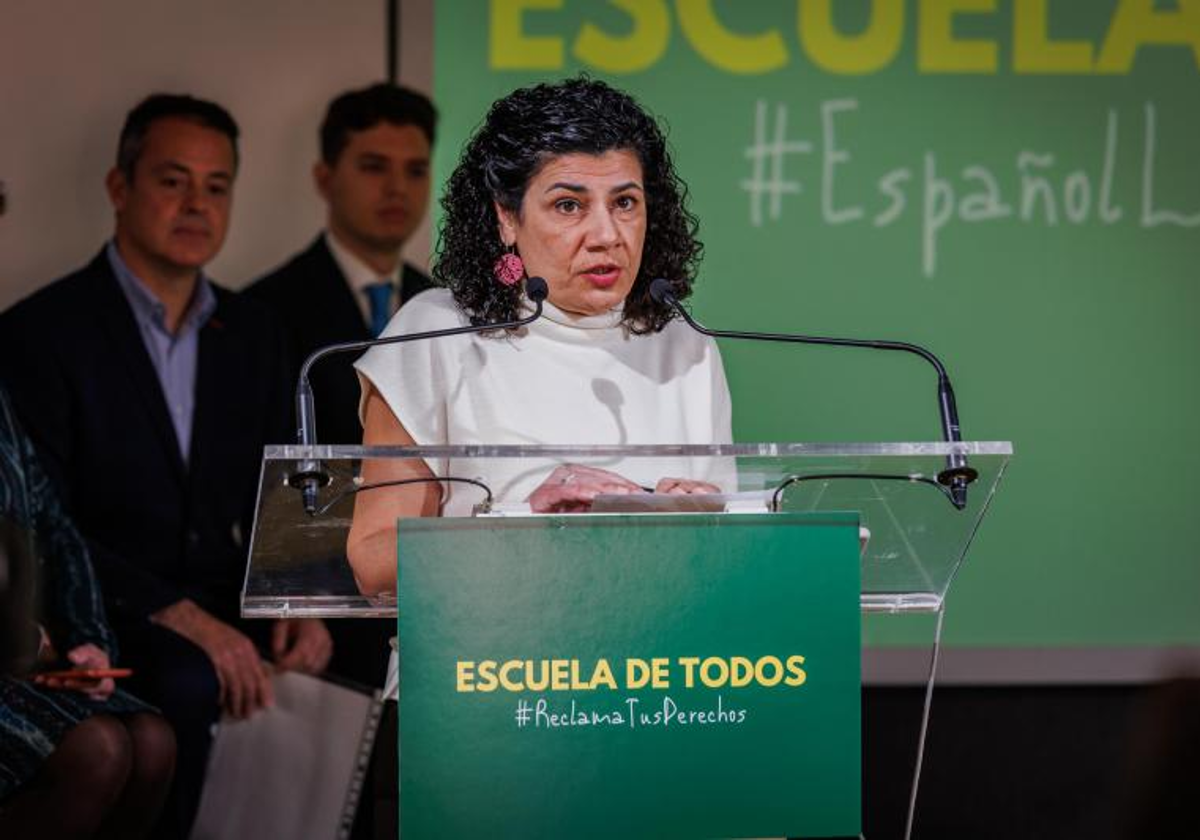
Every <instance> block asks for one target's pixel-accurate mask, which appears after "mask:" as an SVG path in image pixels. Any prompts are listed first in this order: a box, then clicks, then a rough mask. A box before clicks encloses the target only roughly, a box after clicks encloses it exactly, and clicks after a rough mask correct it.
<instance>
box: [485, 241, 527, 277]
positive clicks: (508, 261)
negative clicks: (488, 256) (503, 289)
mask: <svg viewBox="0 0 1200 840" xmlns="http://www.w3.org/2000/svg"><path fill="white" fill-rule="evenodd" d="M492 273H493V274H494V275H496V280H498V281H499V282H500V283H501V284H502V285H505V286H512V285H514V284H516V283H519V282H521V278H522V277H524V276H525V263H524V262H523V261H522V260H521V258H520V257H519V256H517V253H516V246H515V245H509V246H508V250H507V251H506V252H504V253H503V254H501V255H500V259H498V260H496V264H495V265H494V266H492Z"/></svg>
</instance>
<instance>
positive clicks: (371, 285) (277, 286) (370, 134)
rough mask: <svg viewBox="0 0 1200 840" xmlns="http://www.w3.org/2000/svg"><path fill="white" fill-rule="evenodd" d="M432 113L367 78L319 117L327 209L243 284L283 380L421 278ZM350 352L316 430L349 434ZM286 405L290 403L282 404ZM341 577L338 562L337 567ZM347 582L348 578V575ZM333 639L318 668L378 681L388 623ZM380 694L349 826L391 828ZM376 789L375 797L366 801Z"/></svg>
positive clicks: (358, 625) (371, 320)
mask: <svg viewBox="0 0 1200 840" xmlns="http://www.w3.org/2000/svg"><path fill="white" fill-rule="evenodd" d="M436 121H437V112H436V111H435V110H434V107H433V104H432V103H431V102H430V101H429V100H428V99H427V98H426V97H424V96H422V95H421V94H419V93H417V92H415V91H412V90H408V89H406V88H401V87H397V86H395V85H390V84H377V85H372V86H371V87H368V88H365V89H363V90H354V91H349V92H347V93H344V94H342V95H341V96H339V97H337V98H336V99H334V100H333V102H331V103H330V105H329V109H328V111H327V113H326V115H325V120H324V122H323V123H322V125H321V134H320V140H321V159H320V160H319V161H317V163H316V164H315V166H314V167H313V177H314V180H315V181H316V186H317V190H318V192H319V193H320V194H321V197H322V198H323V199H324V200H325V205H326V209H327V214H326V228H325V230H324V231H323V232H322V233H321V234H319V235H318V236H317V238H316V241H314V242H313V243H312V244H311V245H310V246H309V247H308V248H307V249H306V250H304V251H302V252H301V253H299V254H297V255H296V256H294V257H292V259H291V260H289V261H288V262H287V263H285V264H284V265H283V266H281V267H280V268H278V269H276V270H275V271H273V272H272V273H271V274H268V275H267V276H266V277H263V278H262V279H261V280H259V281H257V282H256V283H254V284H253V285H252V286H250V287H249V288H248V289H247V290H246V294H247V295H249V296H251V297H256V298H258V299H259V300H261V301H263V302H264V303H266V304H267V305H268V306H270V307H271V308H272V309H273V310H274V311H275V313H276V314H277V315H278V316H279V317H280V320H282V321H283V323H284V327H285V330H286V332H287V335H288V339H289V342H290V344H291V350H292V355H293V368H292V373H291V382H292V383H293V384H294V383H295V380H296V376H297V374H298V371H299V366H300V363H301V362H302V361H303V360H304V358H305V357H306V356H307V355H308V354H309V353H311V352H312V351H313V350H316V349H317V348H319V347H324V346H326V345H329V344H336V343H338V342H342V341H357V340H362V339H367V338H374V337H376V336H377V335H379V333H380V332H382V331H383V328H384V327H385V326H386V325H387V322H388V321H389V320H390V319H391V317H392V315H393V314H395V312H396V310H397V309H398V308H399V307H400V305H401V304H402V303H404V302H405V301H408V300H410V299H411V298H412V297H413V296H414V295H416V294H417V293H418V292H422V291H424V290H425V289H427V288H429V287H430V286H431V285H432V283H431V281H430V279H429V277H427V276H426V275H425V274H423V273H422V272H420V271H418V270H417V269H416V268H415V267H413V266H412V265H410V264H408V263H406V262H403V261H402V260H401V256H400V252H401V249H402V248H403V247H404V244H405V243H406V242H407V241H408V239H409V237H410V236H412V233H413V231H414V230H416V228H417V226H418V225H419V224H420V223H421V220H422V219H423V218H424V216H425V211H426V209H427V207H428V204H429V158H430V148H431V147H432V145H433V136H434V127H435V124H436ZM352 361H353V358H352V357H350V356H342V357H334V358H332V359H326V360H324V361H322V362H320V363H319V364H317V365H316V366H315V367H314V368H313V370H312V374H311V381H312V385H313V392H314V394H315V395H316V409H317V440H318V441H320V442H321V443H335V444H336V443H341V444H359V443H361V442H362V427H361V426H360V425H359V422H358V397H359V387H358V378H357V376H356V375H355V373H354V368H353V367H352V366H351V362H352ZM288 410H289V411H290V410H291V406H290V403H289V406H288ZM346 569H347V575H349V566H348V565H347V566H346ZM350 585H351V586H353V581H352V580H351V581H350ZM329 631H330V633H331V634H332V636H333V640H334V654H333V660H332V661H331V662H330V665H329V670H330V671H331V672H332V673H335V674H339V675H340V676H343V677H348V678H350V679H352V680H355V681H357V682H360V683H362V684H364V685H368V686H373V687H375V688H381V687H382V685H383V677H384V670H383V668H382V663H383V662H384V660H385V658H386V652H387V650H388V647H387V645H388V639H389V638H390V637H391V636H392V634H393V633H394V632H395V622H393V621H390V620H388V619H340V620H337V621H331V622H329ZM394 706H395V704H394V703H389V704H388V707H389V708H388V709H386V710H385V713H384V718H383V724H382V725H381V728H380V731H379V735H378V736H377V738H376V754H375V757H374V761H373V769H372V771H371V773H370V775H369V776H368V779H367V785H368V788H369V789H373V790H374V791H375V793H374V794H372V793H371V791H370V790H368V792H367V793H366V794H365V795H364V797H363V799H362V800H361V802H360V805H359V816H358V819H357V821H356V823H355V827H354V834H353V835H352V836H354V837H359V836H362V835H363V834H364V833H365V832H366V831H369V830H371V828H373V829H374V836H380V837H382V836H388V837H395V836H396V834H397V827H396V814H397V806H396V802H395V799H396V795H397V779H396V717H395V708H394ZM377 799H378V802H377V801H376V800H377Z"/></svg>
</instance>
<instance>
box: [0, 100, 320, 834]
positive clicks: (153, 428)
mask: <svg viewBox="0 0 1200 840" xmlns="http://www.w3.org/2000/svg"><path fill="white" fill-rule="evenodd" d="M237 134H238V131H237V126H236V124H235V123H234V121H233V119H232V118H231V117H230V116H229V114H228V113H227V112H226V111H225V110H224V109H223V108H221V107H220V106H218V105H215V104H213V103H211V102H205V101H203V100H197V99H193V98H191V97H188V96H174V95H165V94H157V95H154V96H151V97H149V98H148V99H146V100H145V101H143V102H142V103H141V104H140V105H138V106H137V107H136V108H134V109H133V110H132V111H131V112H130V113H129V115H128V117H127V119H126V122H125V126H124V128H123V129H122V132H121V138H120V143H119V147H118V156H117V163H116V166H115V167H114V168H113V169H112V171H111V172H109V174H108V178H107V181H106V184H107V188H108V194H109V198H110V200H111V203H112V206H113V210H114V215H115V219H116V225H115V233H114V235H113V238H112V239H111V240H110V241H109V242H108V243H107V244H106V245H105V246H104V247H103V248H102V249H101V251H100V253H99V254H98V255H97V256H96V257H95V258H94V259H93V260H92V261H91V262H90V263H89V264H88V265H87V266H85V267H84V268H82V269H80V270H79V271H76V272H75V273H73V274H71V275H69V276H67V277H65V278H63V279H61V280H58V281H56V282H54V283H51V284H50V285H49V286H46V287H45V288H43V289H41V290H40V291H38V292H36V293H35V294H33V295H32V296H30V297H29V298H27V299H25V300H24V301H22V302H20V303H18V304H16V305H15V306H13V307H12V308H11V309H10V310H8V311H7V312H6V313H4V314H3V315H2V316H0V373H2V374H3V376H4V378H5V379H6V381H7V382H8V384H9V386H10V389H11V392H12V396H13V398H14V401H15V402H16V404H17V407H18V411H19V413H20V414H21V415H22V418H23V420H24V422H25V425H26V428H27V429H28V430H29V432H30V434H31V436H32V437H34V439H35V442H36V443H37V444H38V447H39V449H40V453H41V455H42V456H43V459H44V461H45V463H46V466H47V468H48V471H49V472H50V473H51V474H52V477H53V478H54V479H55V481H56V483H57V484H58V486H59V488H60V490H61V491H62V494H63V497H64V498H65V500H66V501H67V504H68V507H69V508H70V512H71V514H72V516H73V517H74V519H75V522H76V523H77V524H78V526H79V529H80V531H81V532H83V534H84V536H85V537H86V538H87V540H88V543H89V547H90V550H91V552H92V558H93V562H94V563H95V565H96V569H97V572H98V574H99V578H100V582H101V585H102V587H103V590H104V593H105V596H106V599H107V606H108V612H109V615H110V617H111V619H112V623H113V625H114V628H115V629H116V631H117V636H118V641H119V644H120V648H121V659H122V663H123V664H125V665H128V666H131V667H132V668H133V669H134V671H135V676H134V681H135V682H136V685H135V688H136V690H137V692H138V693H139V694H140V695H141V696H142V697H144V698H145V699H146V700H148V701H150V702H152V703H154V704H155V705H157V706H158V707H159V708H160V709H162V711H163V713H164V715H165V716H166V717H167V719H168V720H169V721H170V722H171V723H172V725H173V726H174V728H175V731H176V736H177V740H178V744H179V752H178V767H177V773H176V781H175V785H174V787H173V790H172V794H171V798H170V800H169V801H168V805H167V809H166V811H165V812H164V824H163V825H162V830H161V831H160V835H161V836H171V837H181V838H182V837H186V836H187V834H188V831H189V828H190V824H191V821H192V819H193V817H194V815H195V810H196V806H197V804H198V801H199V795H200V790H201V787H202V785H203V779H204V769H205V764H206V761H207V756H208V750H209V746H210V738H211V727H212V724H213V723H214V722H215V721H216V720H217V718H218V716H219V714H220V712H221V711H222V710H224V711H225V712H227V713H229V714H232V715H234V716H238V717H244V716H247V715H250V714H252V713H253V712H254V711H255V710H257V709H260V708H262V707H263V706H266V705H269V704H270V703H271V701H272V695H271V684H270V680H269V676H268V671H267V667H266V665H265V663H264V662H263V660H262V658H261V657H260V654H259V649H260V648H262V649H265V650H269V651H271V654H272V655H273V657H274V659H275V664H276V666H278V667H282V668H292V669H296V670H301V671H306V672H310V673H316V672H320V671H321V670H322V669H323V668H324V667H325V664H326V662H327V661H328V659H329V657H330V655H331V642H330V638H329V634H328V633H327V631H326V630H325V628H324V625H323V624H322V623H321V622H319V621H313V620H304V621H295V620H292V621H279V622H275V623H274V624H273V625H271V624H266V623H262V624H256V623H252V622H243V621H242V620H241V619H240V618H239V617H238V613H239V606H238V605H239V593H240V589H241V581H242V575H243V571H244V566H245V558H246V545H245V543H246V540H247V539H248V537H249V534H250V523H251V519H252V517H253V511H254V504H255V498H256V489H257V484H258V472H259V465H260V463H261V459H262V448H263V446H264V445H265V444H268V443H279V442H283V441H287V440H290V439H291V435H290V433H289V425H290V424H289V418H288V416H287V412H286V410H283V409H281V406H283V405H285V404H286V397H285V393H286V390H287V388H288V379H287V376H288V374H287V370H286V358H285V355H284V349H283V348H284V343H283V337H282V334H281V331H280V329H279V327H278V325H277V324H276V323H275V321H274V320H273V319H272V318H271V316H270V315H269V313H267V312H266V311H265V310H264V309H262V308H260V307H259V306H258V305H256V304H254V303H252V302H250V301H246V300H243V299H241V298H238V297H235V296H234V295H232V294H231V293H229V292H227V291H225V290H224V289H222V288H220V287H218V286H216V285H215V284H213V283H212V282H211V281H209V280H208V278H207V277H205V275H204V274H203V272H202V268H203V267H204V266H205V265H206V264H207V263H208V262H209V261H210V260H211V259H212V258H213V257H214V256H216V254H217V252H218V251H219V250H220V248H221V244H222V243H223V241H224V239H225V232H226V229H227V226H228V223H229V211H230V205H231V201H232V191H233V184H234V177H235V175H236V170H237Z"/></svg>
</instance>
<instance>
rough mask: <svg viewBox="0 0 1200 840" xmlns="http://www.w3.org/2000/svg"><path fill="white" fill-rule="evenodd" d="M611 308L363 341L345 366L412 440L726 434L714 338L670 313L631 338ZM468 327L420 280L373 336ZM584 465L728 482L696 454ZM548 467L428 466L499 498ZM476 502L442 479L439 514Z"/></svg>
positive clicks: (519, 463)
mask: <svg viewBox="0 0 1200 840" xmlns="http://www.w3.org/2000/svg"><path fill="white" fill-rule="evenodd" d="M526 306H527V307H529V306H530V304H529V303H528V302H526ZM621 314H622V313H621V310H620V309H619V308H618V309H614V310H612V311H610V312H607V313H604V314H602V315H596V316H590V317H583V318H572V317H571V316H569V315H567V314H566V313H564V312H562V311H561V310H559V309H558V308H556V307H555V306H553V305H552V304H551V303H550V302H549V301H547V302H546V303H545V304H544V309H543V317H542V318H540V319H539V320H537V321H535V322H534V323H533V324H531V325H529V326H528V327H526V328H524V329H523V330H522V331H521V333H520V334H517V335H507V336H497V335H495V334H493V335H489V336H481V335H480V334H478V333H475V334H470V335H458V336H450V337H446V338H437V339H430V340H423V341H415V342H411V343H406V344H393V345H388V346H383V347H373V348H371V350H369V351H368V352H367V353H366V354H365V355H364V356H363V357H362V358H360V359H359V360H358V362H357V363H356V364H355V367H356V368H357V369H358V372H359V376H360V378H362V379H365V380H369V381H370V383H372V384H373V385H374V386H375V388H376V389H378V391H379V393H380V395H381V396H382V397H383V399H384V401H385V402H386V403H387V404H388V406H389V407H390V408H391V410H392V412H393V413H394V414H395V415H396V418H397V419H398V420H399V421H400V423H401V425H403V426H404V428H405V429H406V430H407V431H408V433H409V434H410V435H412V438H413V440H415V441H416V442H417V443H418V444H426V445H436V444H650V443H696V444H709V443H730V442H732V431H731V426H730V422H731V420H730V414H731V408H730V400H729V389H728V386H727V384H726V381H725V371H724V369H723V368H722V366H721V357H720V353H719V352H718V350H717V346H716V343H715V342H714V341H712V339H710V338H708V337H706V336H703V335H700V334H699V333H697V332H695V331H694V330H692V329H691V328H690V327H688V326H687V325H686V324H684V323H682V322H680V321H672V322H671V323H669V324H668V325H667V326H666V328H664V329H663V330H662V331H661V332H659V333H653V334H649V335H634V334H632V333H630V332H629V331H628V330H626V329H625V328H624V327H623V326H622V325H621V324H620V320H621ZM467 323H468V318H467V316H466V315H465V314H464V313H463V312H462V311H460V310H459V308H458V306H457V305H456V304H455V303H454V299H453V297H452V296H451V294H450V292H449V290H447V289H430V290H428V291H426V292H423V293H421V294H419V295H417V296H416V297H415V298H413V299H412V300H411V301H409V302H407V303H406V304H405V305H404V306H403V307H401V309H400V311H399V312H397V313H396V315H395V317H393V318H392V320H391V322H390V323H389V324H388V326H387V329H386V330H384V333H383V335H385V336H388V335H397V334H403V333H413V332H423V331H427V330H436V329H444V328H447V327H456V326H462V325H465V324H467ZM363 384H364V388H363V392H364V395H365V393H366V391H367V389H366V387H365V384H366V383H365V382H364V383H363ZM360 413H361V407H360ZM576 460H580V459H576ZM584 462H585V463H588V464H590V465H592V466H598V467H603V468H605V469H609V470H612V471H614V472H618V473H620V474H621V475H623V476H625V477H626V478H628V479H630V480H632V481H635V482H637V483H638V484H642V485H644V486H647V487H653V486H654V484H655V483H656V482H657V481H658V479H660V478H664V477H679V478H691V479H697V480H702V481H712V482H713V483H717V484H726V483H728V481H729V471H728V465H727V464H725V465H720V464H717V463H710V462H708V461H705V460H696V461H694V462H693V461H692V459H687V458H670V459H659V458H654V459H649V458H630V459H626V460H624V461H621V462H619V463H618V462H615V461H610V462H608V463H605V462H604V461H600V460H594V461H593V460H587V461H584ZM555 465H556V464H555V463H552V462H549V461H543V462H539V463H533V462H530V461H527V460H516V459H512V460H508V459H506V460H505V461H503V462H502V461H499V460H497V459H478V460H469V459H459V460H456V461H455V462H454V463H453V464H446V463H444V462H443V463H432V462H431V463H430V464H429V466H430V468H431V469H432V470H433V471H434V472H435V473H436V474H438V475H446V474H451V475H457V476H462V477H468V478H479V479H481V480H482V481H484V483H486V484H487V485H488V486H489V487H491V488H492V490H493V492H494V493H495V496H496V500H497V501H504V502H519V501H523V500H524V499H526V498H527V497H528V495H529V494H530V493H531V492H532V491H533V490H534V489H535V488H536V487H537V486H538V485H539V484H540V483H541V482H542V481H543V480H544V479H545V477H546V475H547V474H548V473H549V472H550V470H552V469H553V468H554V466H555ZM727 489H729V490H733V489H736V488H733V487H730V488H727ZM455 496H457V497H458V503H457V504H456V503H455ZM478 498H479V494H478V492H476V491H474V489H473V488H466V490H465V491H464V489H463V488H461V487H457V488H456V487H454V486H452V487H451V491H450V493H449V494H448V496H447V502H446V504H445V506H444V509H443V512H444V513H445V514H447V515H462V514H463V513H466V512H469V511H467V510H464V509H463V506H464V505H466V506H467V507H468V508H469V505H470V503H471V502H472V501H477V500H478Z"/></svg>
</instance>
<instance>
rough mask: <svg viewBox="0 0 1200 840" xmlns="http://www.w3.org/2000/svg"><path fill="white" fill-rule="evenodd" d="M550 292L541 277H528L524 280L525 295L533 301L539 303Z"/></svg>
mask: <svg viewBox="0 0 1200 840" xmlns="http://www.w3.org/2000/svg"><path fill="white" fill-rule="evenodd" d="M549 294H550V286H549V285H547V283H546V281H545V280H544V279H543V278H541V277H530V278H529V279H528V280H526V281H525V295H526V297H528V298H529V299H530V300H531V301H533V302H534V303H541V302H542V301H544V300H545V299H546V297H547V296H548V295H549Z"/></svg>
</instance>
